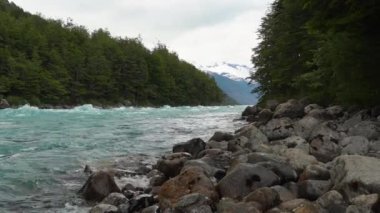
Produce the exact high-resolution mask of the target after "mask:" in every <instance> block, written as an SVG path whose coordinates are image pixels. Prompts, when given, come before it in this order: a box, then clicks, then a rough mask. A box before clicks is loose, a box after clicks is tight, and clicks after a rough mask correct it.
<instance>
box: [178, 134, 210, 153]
mask: <svg viewBox="0 0 380 213" xmlns="http://www.w3.org/2000/svg"><path fill="white" fill-rule="evenodd" d="M205 148H206V143H205V142H204V141H203V140H202V139H200V138H193V139H191V140H189V141H187V142H184V143H179V144H176V145H174V146H173V153H176V152H187V153H190V154H191V155H192V156H193V157H196V156H197V155H198V153H199V152H201V151H202V150H204V149H205Z"/></svg>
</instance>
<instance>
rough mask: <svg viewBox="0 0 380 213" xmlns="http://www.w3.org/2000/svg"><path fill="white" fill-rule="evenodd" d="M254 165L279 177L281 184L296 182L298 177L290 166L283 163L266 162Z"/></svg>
mask: <svg viewBox="0 0 380 213" xmlns="http://www.w3.org/2000/svg"><path fill="white" fill-rule="evenodd" d="M256 165H258V166H262V167H265V168H267V169H270V170H271V171H272V172H274V173H275V174H276V175H277V176H278V177H280V182H281V183H286V182H289V181H296V180H297V177H298V175H297V172H296V171H295V170H294V169H293V168H292V167H291V166H289V165H288V164H285V163H278V162H271V161H266V162H260V163H257V164H256Z"/></svg>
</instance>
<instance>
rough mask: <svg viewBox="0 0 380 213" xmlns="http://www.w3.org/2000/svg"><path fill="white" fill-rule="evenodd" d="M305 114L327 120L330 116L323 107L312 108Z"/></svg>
mask: <svg viewBox="0 0 380 213" xmlns="http://www.w3.org/2000/svg"><path fill="white" fill-rule="evenodd" d="M307 116H310V117H313V118H316V119H320V120H327V119H330V118H331V117H330V116H329V115H328V114H327V111H326V110H325V109H313V110H311V111H310V112H309V113H308V114H307Z"/></svg>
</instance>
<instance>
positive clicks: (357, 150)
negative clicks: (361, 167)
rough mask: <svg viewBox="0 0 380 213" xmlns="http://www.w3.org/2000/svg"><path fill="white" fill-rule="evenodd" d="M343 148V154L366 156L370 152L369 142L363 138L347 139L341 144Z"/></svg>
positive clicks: (353, 137)
mask: <svg viewBox="0 0 380 213" xmlns="http://www.w3.org/2000/svg"><path fill="white" fill-rule="evenodd" d="M339 145H340V146H341V147H342V154H348V155H354V154H358V155H365V154H367V153H368V151H369V141H368V140H367V138H365V137H363V136H350V137H346V138H344V139H343V140H341V141H340V142H339Z"/></svg>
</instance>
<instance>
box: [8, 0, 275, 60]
mask: <svg viewBox="0 0 380 213" xmlns="http://www.w3.org/2000/svg"><path fill="white" fill-rule="evenodd" d="M271 1H272V0H13V2H15V3H16V4H18V5H20V6H21V7H23V8H24V9H25V10H27V11H30V12H32V13H37V12H39V13H41V14H43V15H44V16H45V17H49V18H50V17H51V18H60V19H66V18H68V17H71V18H73V20H74V22H75V23H78V24H81V25H84V26H86V27H87V28H89V29H90V30H94V29H97V28H107V29H108V30H109V31H110V32H111V33H112V34H113V35H116V36H122V37H125V36H127V37H136V36H138V35H141V36H142V38H143V40H144V43H146V44H147V45H148V46H149V47H152V46H153V45H154V44H155V43H157V42H158V41H161V42H164V43H167V44H168V45H169V46H170V48H172V49H174V50H175V51H177V52H179V54H180V56H181V57H184V58H185V59H186V60H189V61H193V62H196V63H200V64H204V63H213V62H215V60H219V61H220V60H229V61H234V62H235V61H236V62H239V61H240V62H241V63H246V64H247V63H249V57H250V54H251V53H250V49H251V48H252V47H253V46H252V45H254V43H255V40H256V38H255V31H256V30H257V27H258V24H259V22H260V19H261V17H262V16H263V15H264V13H265V11H266V9H267V7H268V5H269V3H270V2H271ZM245 19H248V20H245ZM225 27H229V28H231V30H230V31H229V32H226V31H223V28H225ZM200 32H203V33H206V34H204V35H203V34H202V33H200ZM244 32H246V33H244ZM220 33H224V34H227V35H220ZM192 36H195V38H192ZM220 36H224V37H226V38H228V39H227V40H224V42H222V43H218V44H217V43H216V41H218V42H220V41H219V40H220V39H218V38H219V37H220ZM242 36H243V37H242ZM194 42H195V43H194ZM196 43H197V44H199V45H195V44H196ZM209 48H214V49H209ZM242 48H243V49H245V51H242ZM227 50H228V51H232V52H234V51H239V52H244V54H247V55H248V56H246V57H242V56H241V54H231V52H225V53H224V55H223V54H221V51H227ZM199 53H202V54H201V55H205V56H204V57H206V55H210V56H211V55H212V57H209V59H207V57H206V58H204V57H203V58H202V60H200V59H199V58H198V57H197V56H196V54H198V55H199ZM203 53H206V54H203ZM216 55H220V56H219V57H214V56H216ZM240 62H239V63H240Z"/></svg>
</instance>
